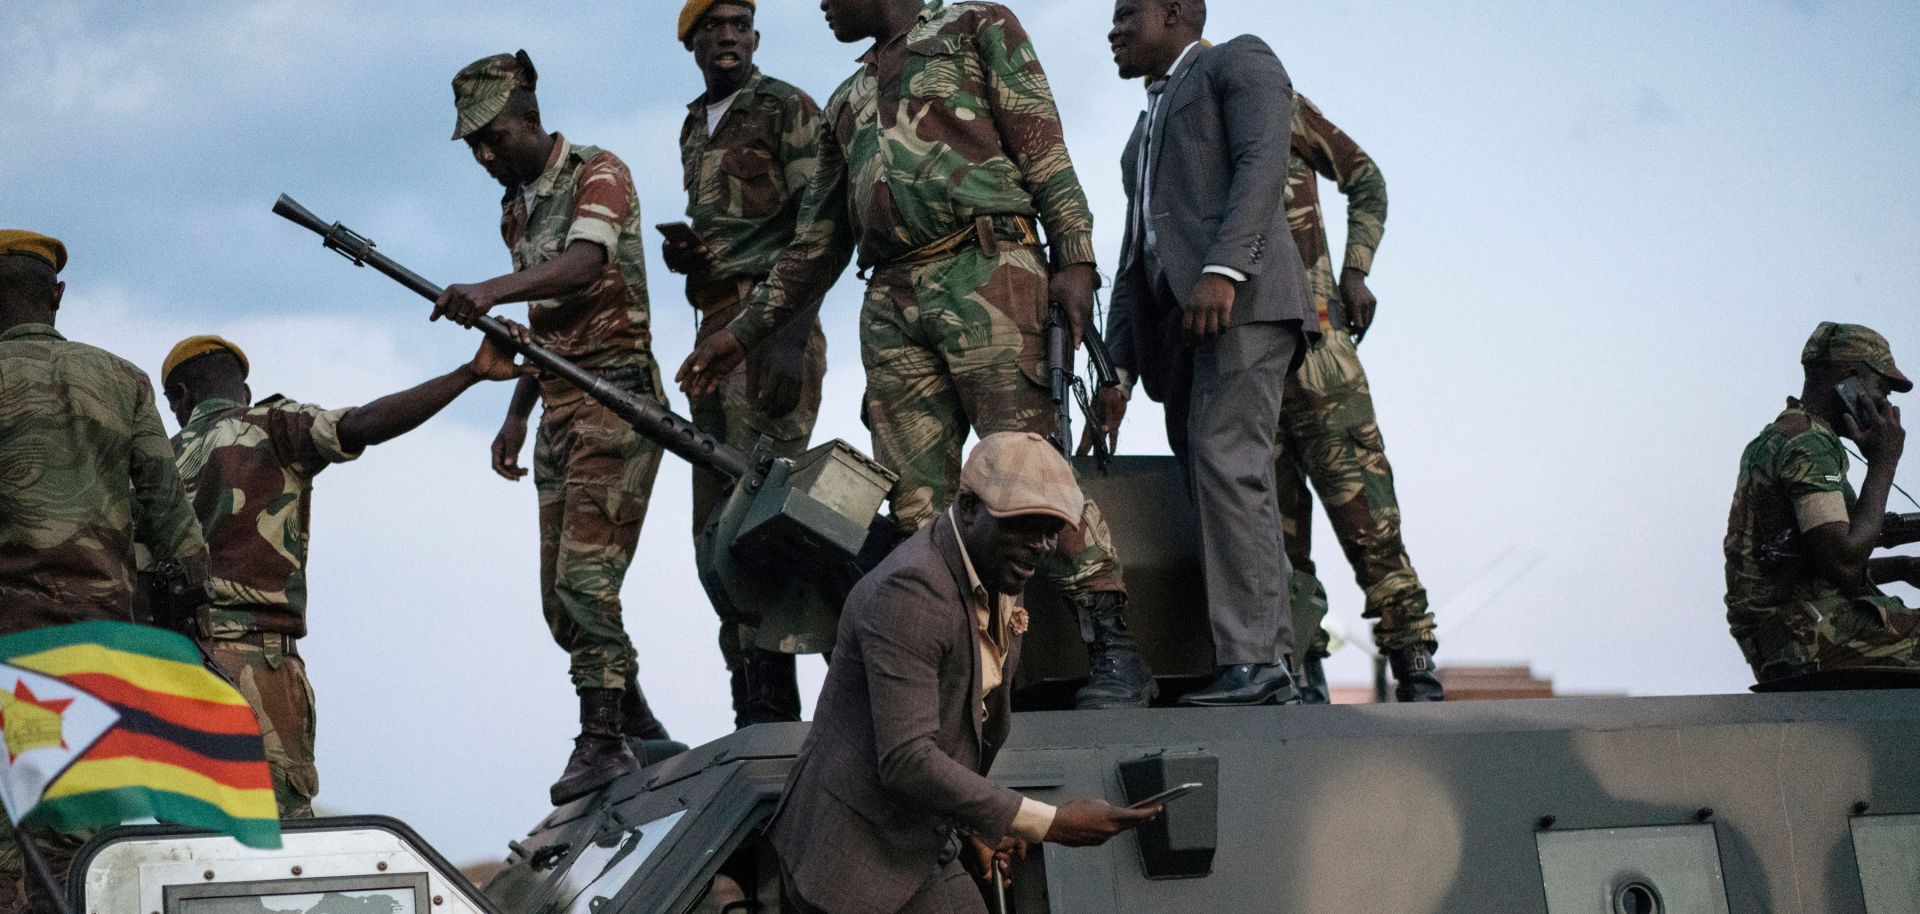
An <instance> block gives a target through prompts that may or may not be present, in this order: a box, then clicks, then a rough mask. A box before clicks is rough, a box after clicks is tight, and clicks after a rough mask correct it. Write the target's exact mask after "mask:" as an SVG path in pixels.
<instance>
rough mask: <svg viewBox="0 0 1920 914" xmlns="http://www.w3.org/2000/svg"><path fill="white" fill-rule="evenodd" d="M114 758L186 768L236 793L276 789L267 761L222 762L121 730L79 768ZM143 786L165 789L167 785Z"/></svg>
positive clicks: (90, 752)
mask: <svg viewBox="0 0 1920 914" xmlns="http://www.w3.org/2000/svg"><path fill="white" fill-rule="evenodd" d="M113 758H137V759H142V760H145V761H149V762H160V763H162V764H167V765H172V766H174V767H176V768H184V769H186V770H188V771H193V772H196V773H198V774H200V775H203V776H205V777H206V778H208V779H210V780H213V781H216V782H218V783H220V784H222V785H224V786H227V787H231V788H234V789H235V790H272V789H273V775H272V774H271V773H270V772H269V771H268V769H267V763H266V761H265V760H264V759H263V760H261V761H257V762H223V761H219V760H216V759H210V758H207V757H206V756H204V755H201V754H199V753H197V752H193V751H190V750H188V749H187V748H185V747H184V746H181V745H180V744H178V743H170V742H168V741H166V740H164V739H160V738H159V737H155V736H148V735H146V734H144V733H129V732H127V731H125V730H120V729H114V730H108V731H107V735H106V736H103V737H101V738H100V741H99V742H97V743H94V744H93V748H91V749H88V750H87V752H86V754H85V755H83V756H81V757H80V759H79V761H78V762H76V764H81V763H85V762H97V761H105V760H106V759H113ZM144 786H154V787H159V788H161V789H165V788H166V785H164V784H154V785H144Z"/></svg>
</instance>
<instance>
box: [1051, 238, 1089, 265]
mask: <svg viewBox="0 0 1920 914" xmlns="http://www.w3.org/2000/svg"><path fill="white" fill-rule="evenodd" d="M1051 243H1052V246H1053V268H1054V269H1056V270H1057V269H1060V268H1061V267H1070V266H1073V265H1074V264H1076V263H1097V262H1098V261H1097V259H1096V258H1095V257H1094V256H1093V233H1092V232H1075V233H1073V234H1071V235H1062V236H1060V237H1059V238H1054V239H1051Z"/></svg>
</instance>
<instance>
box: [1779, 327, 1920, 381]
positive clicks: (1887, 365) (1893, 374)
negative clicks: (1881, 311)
mask: <svg viewBox="0 0 1920 914" xmlns="http://www.w3.org/2000/svg"><path fill="white" fill-rule="evenodd" d="M1800 364H1802V365H1865V366H1867V367H1868V368H1871V369H1873V370H1874V371H1877V372H1879V373H1880V374H1881V375H1883V376H1884V377H1886V379H1887V380H1888V381H1889V382H1891V383H1892V386H1893V389H1894V390H1897V391H1900V392H1901V393H1905V392H1907V391H1909V390H1912V389H1913V382H1912V381H1909V380H1907V376H1906V375H1904V374H1901V373H1900V369H1899V367H1897V366H1895V365H1894V364H1893V346H1892V345H1890V344H1889V343H1888V342H1887V338H1886V337H1884V336H1881V335H1880V334H1879V333H1877V332H1875V331H1874V330H1872V329H1871V328H1868V327H1862V326H1860V325H1859V324H1836V323H1834V322H1832V321H1825V322H1823V323H1821V324H1820V326H1818V327H1816V328H1814V330H1813V336H1811V337H1809V338H1807V348H1805V349H1802V350H1800Z"/></svg>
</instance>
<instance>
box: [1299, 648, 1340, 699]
mask: <svg viewBox="0 0 1920 914" xmlns="http://www.w3.org/2000/svg"><path fill="white" fill-rule="evenodd" d="M1298 684H1299V687H1300V703H1301V704H1303V705H1326V704H1332V703H1333V694H1332V693H1331V692H1330V691H1328V689H1327V668H1326V667H1324V666H1322V665H1321V664H1320V658H1319V657H1317V656H1313V655H1308V657H1307V662H1305V663H1303V664H1300V679H1299V683H1298Z"/></svg>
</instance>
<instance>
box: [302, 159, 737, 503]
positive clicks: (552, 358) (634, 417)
mask: <svg viewBox="0 0 1920 914" xmlns="http://www.w3.org/2000/svg"><path fill="white" fill-rule="evenodd" d="M273 212H274V214H275V215H278V216H281V217H283V218H285V219H286V220H288V221H289V222H292V223H293V224H295V225H298V226H300V227H301V228H304V229H306V230H307V231H310V232H313V233H314V234H316V235H319V236H320V243H321V246H322V247H325V248H327V249H328V250H331V251H336V252H338V253H339V254H340V256H342V257H345V258H347V259H348V260H350V261H352V262H353V265H354V266H356V267H372V268H374V270H376V271H377V272H379V273H381V274H383V275H385V276H386V277H387V278H389V279H392V280H393V281H394V282H397V283H399V284H401V285H403V286H405V287H407V289H409V290H410V291H412V292H414V293H415V294H417V295H419V296H420V297H422V298H425V299H426V300H428V301H438V300H439V298H440V293H441V292H442V291H443V290H442V289H441V288H440V287H439V286H437V285H434V284H433V283H431V282H428V281H427V280H426V279H424V278H422V277H421V276H420V274H418V273H415V272H413V271H412V270H409V269H407V268H406V267H403V266H401V265H400V264H399V263H398V262H396V261H395V260H394V259H393V258H391V257H388V256H387V255H385V254H383V253H381V252H379V251H378V250H375V249H374V243H373V241H372V239H369V238H367V237H366V236H365V235H361V234H359V233H358V232H355V231H353V230H352V229H349V228H347V227H346V226H344V225H341V224H340V223H338V222H334V223H327V222H325V221H323V220H321V219H320V217H318V216H315V215H314V214H313V213H312V212H311V211H310V210H308V209H307V208H306V207H304V206H301V205H300V204H299V203H298V202H297V201H295V200H294V199H293V198H292V197H289V196H287V195H286V194H281V195H280V199H279V200H278V201H276V202H275V203H274V204H273ZM473 326H474V328H475V329H477V330H479V331H480V332H482V333H485V334H486V335H487V336H489V337H492V338H493V340H494V341H495V342H497V343H499V344H501V345H503V346H507V347H509V348H511V349H513V350H514V351H516V352H518V353H520V354H521V355H522V356H524V357H525V358H526V360H527V361H528V362H531V363H533V364H535V365H538V366H540V369H541V370H542V371H546V372H548V373H549V374H552V375H554V376H556V377H559V378H562V379H564V380H566V381H567V383H569V384H572V385H573V386H575V387H578V388H580V390H581V391H583V392H585V393H586V394H587V396H590V397H592V398H594V399H595V400H598V401H600V402H601V403H602V404H604V405H605V406H606V407H607V408H608V409H611V410H613V411H614V413H615V414H616V415H618V416H619V417H620V418H622V419H625V420H627V422H628V423H629V424H631V425H632V426H633V428H634V430H635V431H638V432H639V433H640V434H642V435H645V436H647V437H648V438H651V439H653V440H654V441H656V442H658V443H659V444H660V446H661V447H664V448H666V449H667V450H669V451H672V452H673V453H674V454H676V455H678V456H680V457H681V458H683V459H685V460H687V461H688V462H689V463H692V464H694V465H696V466H701V467H706V468H708V469H711V470H714V471H716V472H719V473H722V474H725V475H726V476H727V477H728V478H729V479H731V480H733V481H739V480H740V479H741V478H743V477H745V476H747V475H748V474H749V473H750V472H751V471H752V469H753V462H752V460H751V458H749V457H748V456H747V454H746V453H745V452H743V451H741V450H740V449H739V448H736V447H733V446H732V445H729V444H727V443H726V442H724V441H721V440H720V439H718V438H715V437H714V436H712V435H709V434H707V433H706V432H703V431H701V430H700V429H698V428H696V427H694V424H693V423H692V422H689V421H687V420H686V419H683V418H681V417H680V416H679V415H678V414H676V413H675V412H674V411H673V410H671V409H668V408H667V407H666V406H665V405H664V404H662V403H659V402H657V401H655V400H652V399H650V398H647V397H641V396H636V395H634V394H632V393H629V392H627V391H624V390H621V389H620V388H618V387H615V386H613V385H611V384H608V383H607V382H606V381H605V380H603V379H601V378H599V377H597V376H595V375H593V374H591V373H589V372H588V371H586V370H585V369H583V368H581V367H580V366H578V365H575V364H573V363H572V362H570V361H568V360H567V359H566V358H564V357H562V356H560V355H558V354H556V353H554V352H553V351H552V350H549V349H547V348H546V347H544V346H541V345H539V344H537V343H523V342H520V341H519V340H517V339H515V338H514V337H513V334H512V333H509V332H508V331H507V328H506V325H504V324H502V323H501V322H500V321H499V320H498V319H496V318H494V317H491V316H487V315H482V316H481V317H480V318H479V319H478V320H475V321H474V322H473Z"/></svg>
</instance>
